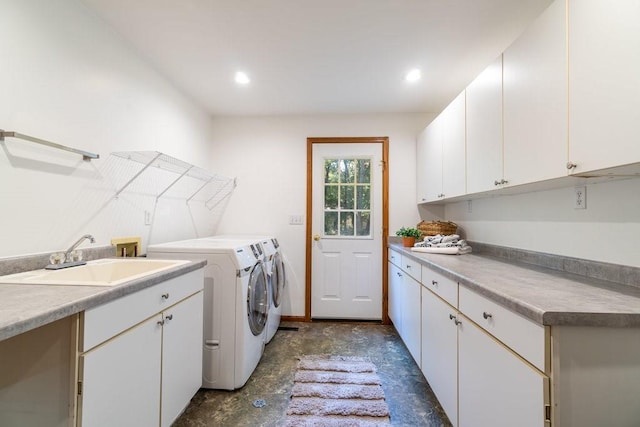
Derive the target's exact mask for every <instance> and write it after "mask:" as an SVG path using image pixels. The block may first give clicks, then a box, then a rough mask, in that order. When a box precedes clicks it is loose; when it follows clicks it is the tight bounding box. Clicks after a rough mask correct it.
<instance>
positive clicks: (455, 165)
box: [441, 91, 466, 198]
mask: <svg viewBox="0 0 640 427" xmlns="http://www.w3.org/2000/svg"><path fill="white" fill-rule="evenodd" d="M441 116H442V124H441V126H442V131H441V132H442V193H441V194H442V197H447V198H449V197H456V196H461V195H463V194H464V193H465V184H466V178H465V177H466V172H465V92H464V91H463V92H462V93H461V94H460V95H458V96H457V97H456V99H454V100H453V101H452V102H451V104H449V105H448V106H447V108H445V109H444V111H443V112H442V114H441Z"/></svg>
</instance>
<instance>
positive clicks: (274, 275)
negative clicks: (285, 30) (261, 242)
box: [271, 252, 285, 307]
mask: <svg viewBox="0 0 640 427" xmlns="http://www.w3.org/2000/svg"><path fill="white" fill-rule="evenodd" d="M284 283H285V276H284V263H283V262H282V255H280V252H276V253H275V254H274V255H273V264H272V265H271V292H272V295H271V298H272V301H273V305H274V307H280V303H281V302H282V295H283V294H284Z"/></svg>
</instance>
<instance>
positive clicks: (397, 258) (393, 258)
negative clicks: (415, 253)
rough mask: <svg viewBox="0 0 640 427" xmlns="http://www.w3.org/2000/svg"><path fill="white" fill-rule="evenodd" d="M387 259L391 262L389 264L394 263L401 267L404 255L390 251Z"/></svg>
mask: <svg viewBox="0 0 640 427" xmlns="http://www.w3.org/2000/svg"><path fill="white" fill-rule="evenodd" d="M387 259H388V260H389V262H392V263H394V264H395V265H397V266H400V264H401V263H402V255H400V253H399V252H396V251H394V250H393V249H389V252H388V254H387Z"/></svg>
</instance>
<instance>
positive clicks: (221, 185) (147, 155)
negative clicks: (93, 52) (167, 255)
mask: <svg viewBox="0 0 640 427" xmlns="http://www.w3.org/2000/svg"><path fill="white" fill-rule="evenodd" d="M111 155H113V156H116V157H119V158H122V159H126V160H129V161H132V162H135V163H139V164H141V165H143V167H142V169H140V170H139V171H138V172H137V173H136V174H135V175H134V176H133V177H132V178H131V179H129V181H127V182H126V183H125V184H124V185H123V186H122V187H120V188H119V189H118V190H117V191H116V193H115V195H114V197H118V195H119V194H120V193H122V192H123V191H124V190H125V189H126V188H127V187H129V185H131V184H132V183H133V182H134V181H135V180H136V179H138V177H140V175H142V174H143V173H144V172H145V171H146V170H147V169H149V168H150V167H154V168H157V169H161V170H164V171H166V172H169V173H172V174H175V175H177V177H176V179H175V180H173V181H172V182H171V183H170V184H169V185H167V186H166V187H165V188H164V189H162V190H161V191H160V192H159V194H158V195H157V196H156V201H157V200H158V199H160V198H161V197H162V196H163V195H164V194H165V193H167V191H169V189H170V188H171V187H173V186H174V185H175V184H176V183H177V182H178V181H180V180H181V179H183V178H184V177H189V178H192V179H195V180H198V181H202V185H201V186H200V187H199V188H198V189H197V190H196V191H195V192H194V193H193V194H191V195H190V196H189V197H187V198H186V201H187V203H188V202H189V201H190V200H192V199H193V198H194V197H195V196H196V195H197V194H198V193H200V192H201V191H202V190H203V189H204V188H206V187H207V186H208V185H210V184H214V185H216V187H217V188H218V189H217V191H216V193H215V194H214V196H213V197H211V198H209V199H208V200H207V201H206V202H205V206H207V207H208V208H209V210H211V209H213V207H215V205H213V206H212V207H209V203H210V202H211V201H212V200H214V199H216V198H217V199H224V198H226V197H227V196H229V195H230V194H231V192H232V191H233V189H234V188H235V187H236V179H235V178H230V177H226V176H222V175H218V174H214V173H212V172H209V171H207V170H205V169H202V168H200V167H197V166H195V165H192V164H191V163H187V162H185V161H183V160H180V159H177V158H175V157H172V156H169V155H168V154H164V153H161V152H159V151H114V152H112V153H111ZM223 190H226V192H225V193H224V194H222V196H221V197H218V196H220V195H221V193H222V191H223ZM216 204H217V203H216Z"/></svg>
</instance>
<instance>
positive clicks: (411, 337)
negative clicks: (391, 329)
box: [402, 273, 422, 366]
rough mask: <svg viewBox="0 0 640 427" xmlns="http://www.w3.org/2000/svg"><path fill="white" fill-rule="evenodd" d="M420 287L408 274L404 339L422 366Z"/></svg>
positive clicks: (404, 296) (405, 275)
mask: <svg viewBox="0 0 640 427" xmlns="http://www.w3.org/2000/svg"><path fill="white" fill-rule="evenodd" d="M420 288H422V285H421V284H420V283H419V282H417V281H416V280H415V279H414V278H412V277H411V276H409V275H408V274H406V273H405V274H404V277H403V283H402V340H403V341H404V344H405V345H406V346H407V349H409V353H411V356H413V359H414V360H415V361H416V364H417V365H418V366H420V363H421V360H420Z"/></svg>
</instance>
